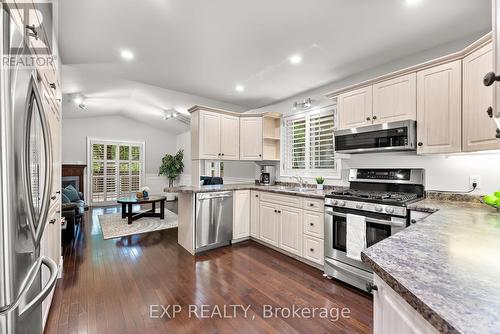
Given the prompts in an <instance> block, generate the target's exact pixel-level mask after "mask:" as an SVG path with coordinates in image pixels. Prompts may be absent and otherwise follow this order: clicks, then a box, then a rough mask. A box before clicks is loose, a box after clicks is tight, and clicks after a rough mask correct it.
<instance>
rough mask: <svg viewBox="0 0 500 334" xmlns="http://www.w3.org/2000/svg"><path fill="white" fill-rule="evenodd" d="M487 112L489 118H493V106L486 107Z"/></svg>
mask: <svg viewBox="0 0 500 334" xmlns="http://www.w3.org/2000/svg"><path fill="white" fill-rule="evenodd" d="M486 113H487V114H488V116H489V118H493V108H492V107H488V109H486Z"/></svg>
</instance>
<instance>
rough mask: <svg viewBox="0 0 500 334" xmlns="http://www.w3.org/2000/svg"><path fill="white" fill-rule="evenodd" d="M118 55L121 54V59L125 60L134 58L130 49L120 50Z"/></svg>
mask: <svg viewBox="0 0 500 334" xmlns="http://www.w3.org/2000/svg"><path fill="white" fill-rule="evenodd" d="M120 55H121V56H122V58H123V59H125V60H132V59H134V54H133V53H132V51H130V50H122V51H121V52H120Z"/></svg>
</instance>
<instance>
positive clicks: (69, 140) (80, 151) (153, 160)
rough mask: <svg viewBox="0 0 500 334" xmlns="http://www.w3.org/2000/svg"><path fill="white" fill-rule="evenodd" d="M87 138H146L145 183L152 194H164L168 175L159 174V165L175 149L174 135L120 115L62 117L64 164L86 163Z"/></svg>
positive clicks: (136, 139) (139, 139) (134, 139)
mask: <svg viewBox="0 0 500 334" xmlns="http://www.w3.org/2000/svg"><path fill="white" fill-rule="evenodd" d="M87 137H90V138H98V139H110V140H130V141H145V143H146V147H145V151H146V155H145V158H146V159H145V182H144V185H146V186H149V187H150V188H151V192H152V193H161V192H163V188H164V187H165V186H166V185H168V182H167V180H166V178H165V177H163V176H158V168H159V166H160V163H161V158H162V157H163V156H164V155H165V154H167V153H170V154H173V153H175V152H176V137H175V135H173V134H170V133H168V132H165V131H161V130H159V129H157V128H154V127H151V126H148V125H145V124H143V123H140V122H137V121H133V120H130V119H128V118H125V117H121V116H105V117H87V118H79V119H65V118H63V121H62V161H63V163H75V162H80V163H87ZM86 189H88V187H86ZM87 198H88V196H87Z"/></svg>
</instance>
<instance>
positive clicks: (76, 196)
mask: <svg viewBox="0 0 500 334" xmlns="http://www.w3.org/2000/svg"><path fill="white" fill-rule="evenodd" d="M61 201H62V216H63V217H65V218H66V222H67V224H68V225H67V226H68V231H67V232H69V233H67V234H66V238H68V237H70V238H71V237H73V236H74V233H75V232H76V230H77V227H79V226H80V228H81V225H82V224H83V222H84V221H83V220H84V219H83V218H84V214H85V211H86V210H88V205H87V204H86V203H85V200H84V197H83V193H82V192H79V191H78V190H77V189H76V188H75V187H73V186H72V185H69V186H67V187H66V188H63V189H62V190H61Z"/></svg>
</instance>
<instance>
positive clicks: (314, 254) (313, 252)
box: [303, 235, 325, 265]
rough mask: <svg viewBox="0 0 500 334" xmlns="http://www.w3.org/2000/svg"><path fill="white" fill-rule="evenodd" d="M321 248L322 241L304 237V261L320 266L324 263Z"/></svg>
mask: <svg viewBox="0 0 500 334" xmlns="http://www.w3.org/2000/svg"><path fill="white" fill-rule="evenodd" d="M323 247H324V246H323V240H321V239H318V238H315V237H310V236H308V235H305V236H304V251H303V256H304V258H305V259H307V260H309V261H311V262H315V263H318V264H321V265H322V264H323V263H324V261H325V259H324V255H323V254H324V253H323V252H324V249H323Z"/></svg>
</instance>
